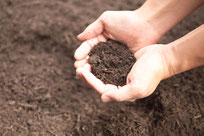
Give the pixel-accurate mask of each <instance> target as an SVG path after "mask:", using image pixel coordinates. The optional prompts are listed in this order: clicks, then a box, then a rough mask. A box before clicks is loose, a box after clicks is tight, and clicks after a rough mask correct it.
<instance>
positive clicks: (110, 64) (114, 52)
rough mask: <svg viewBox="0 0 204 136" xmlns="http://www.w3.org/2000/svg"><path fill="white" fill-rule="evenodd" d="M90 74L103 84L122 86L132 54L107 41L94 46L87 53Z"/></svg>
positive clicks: (132, 61) (115, 43)
mask: <svg viewBox="0 0 204 136" xmlns="http://www.w3.org/2000/svg"><path fill="white" fill-rule="evenodd" d="M89 56H90V57H89V60H88V62H89V64H90V65H91V69H92V73H93V74H94V75H95V76H96V77H97V78H99V79H101V80H102V81H103V82H104V83H105V84H114V85H117V86H123V85H125V84H126V78H127V75H128V73H129V72H130V70H131V68H132V66H133V64H134V63H135V62H136V59H135V57H134V54H133V53H132V52H131V51H130V50H129V49H128V48H127V46H126V45H124V44H122V43H119V42H116V41H113V40H108V41H107V42H101V43H99V44H98V45H96V46H94V47H93V49H92V50H91V52H90V53H89Z"/></svg>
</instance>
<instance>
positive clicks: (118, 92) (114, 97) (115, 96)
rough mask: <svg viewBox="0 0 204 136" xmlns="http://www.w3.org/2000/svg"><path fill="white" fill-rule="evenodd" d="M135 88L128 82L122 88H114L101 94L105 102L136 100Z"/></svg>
mask: <svg viewBox="0 0 204 136" xmlns="http://www.w3.org/2000/svg"><path fill="white" fill-rule="evenodd" d="M134 91H135V90H134V89H133V88H132V86H131V85H130V84H127V85H125V86H123V87H120V88H114V89H112V90H107V91H105V92H104V93H103V95H102V96H101V99H102V101H103V102H109V101H118V102H121V101H135V100H136V97H135V94H134Z"/></svg>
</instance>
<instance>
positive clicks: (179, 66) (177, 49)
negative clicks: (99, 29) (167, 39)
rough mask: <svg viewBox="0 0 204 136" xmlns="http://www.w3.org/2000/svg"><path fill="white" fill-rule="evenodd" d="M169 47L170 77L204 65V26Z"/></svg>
mask: <svg viewBox="0 0 204 136" xmlns="http://www.w3.org/2000/svg"><path fill="white" fill-rule="evenodd" d="M168 46H169V49H170V53H169V54H170V57H168V58H167V59H168V60H169V62H170V65H169V66H170V71H171V72H170V73H171V74H170V76H172V75H174V74H177V73H181V72H184V71H186V70H189V69H192V68H194V67H197V66H202V65H204V25H202V26H200V27H198V28H197V29H195V30H194V31H192V32H190V33H189V34H187V35H186V36H184V37H182V38H181V39H179V40H177V41H174V42H172V43H170V44H169V45H168Z"/></svg>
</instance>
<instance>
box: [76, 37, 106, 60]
mask: <svg viewBox="0 0 204 136" xmlns="http://www.w3.org/2000/svg"><path fill="white" fill-rule="evenodd" d="M105 41H106V38H105V37H104V36H103V35H98V36H97V37H95V38H92V39H90V40H87V41H84V42H83V43H82V44H81V46H79V48H78V49H77V50H76V51H75V53H74V57H75V59H76V60H82V59H84V58H85V57H86V56H87V55H88V54H89V52H90V50H91V49H92V48H93V46H95V45H97V44H98V43H99V42H105Z"/></svg>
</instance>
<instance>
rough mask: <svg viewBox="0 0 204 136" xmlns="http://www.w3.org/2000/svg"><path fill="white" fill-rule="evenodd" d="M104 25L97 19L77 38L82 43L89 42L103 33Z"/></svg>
mask: <svg viewBox="0 0 204 136" xmlns="http://www.w3.org/2000/svg"><path fill="white" fill-rule="evenodd" d="M103 29H104V28H103V23H102V22H101V21H100V19H97V20H96V21H95V22H93V23H92V24H90V25H89V26H88V27H87V28H86V29H85V30H84V31H83V32H82V33H81V34H79V35H78V36H77V38H78V39H79V40H81V41H85V40H89V39H92V38H94V37H96V36H97V35H99V34H101V33H102V32H103Z"/></svg>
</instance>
